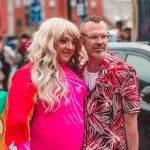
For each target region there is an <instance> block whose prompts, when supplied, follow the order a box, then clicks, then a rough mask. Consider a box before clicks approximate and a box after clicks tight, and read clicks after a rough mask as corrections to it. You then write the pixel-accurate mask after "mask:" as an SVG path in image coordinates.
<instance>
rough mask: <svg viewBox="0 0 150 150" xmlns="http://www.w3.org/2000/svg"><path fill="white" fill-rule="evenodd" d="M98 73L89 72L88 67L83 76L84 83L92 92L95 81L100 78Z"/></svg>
mask: <svg viewBox="0 0 150 150" xmlns="http://www.w3.org/2000/svg"><path fill="white" fill-rule="evenodd" d="M98 73H99V71H98V72H95V73H93V72H89V71H87V66H86V67H85V69H84V72H83V75H84V81H85V83H86V85H87V86H88V87H89V89H90V91H91V90H92V89H93V88H94V85H95V80H96V78H97V77H98Z"/></svg>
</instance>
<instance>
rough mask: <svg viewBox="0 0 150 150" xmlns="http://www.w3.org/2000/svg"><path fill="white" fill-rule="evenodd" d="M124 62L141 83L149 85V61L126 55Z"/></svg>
mask: <svg viewBox="0 0 150 150" xmlns="http://www.w3.org/2000/svg"><path fill="white" fill-rule="evenodd" d="M126 62H128V63H129V64H131V65H132V66H133V67H134V68H135V70H136V71H137V73H138V76H139V78H140V79H141V80H142V81H145V82H147V83H150V61H148V60H147V59H146V58H144V57H142V56H141V57H140V56H136V55H128V56H127V60H126Z"/></svg>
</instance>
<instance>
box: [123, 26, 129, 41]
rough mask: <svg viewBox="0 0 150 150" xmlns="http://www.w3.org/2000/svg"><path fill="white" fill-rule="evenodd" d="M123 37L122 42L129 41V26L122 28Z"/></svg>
mask: <svg viewBox="0 0 150 150" xmlns="http://www.w3.org/2000/svg"><path fill="white" fill-rule="evenodd" d="M123 37H124V39H123V41H124V42H131V28H129V27H126V28H124V30H123Z"/></svg>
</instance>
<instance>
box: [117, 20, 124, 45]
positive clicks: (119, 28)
mask: <svg viewBox="0 0 150 150" xmlns="http://www.w3.org/2000/svg"><path fill="white" fill-rule="evenodd" d="M116 28H117V39H116V40H117V42H121V41H123V40H124V34H123V21H122V20H119V21H117V22H116Z"/></svg>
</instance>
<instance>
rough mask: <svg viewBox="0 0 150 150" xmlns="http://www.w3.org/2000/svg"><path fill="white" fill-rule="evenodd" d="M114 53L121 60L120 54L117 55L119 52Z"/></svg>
mask: <svg viewBox="0 0 150 150" xmlns="http://www.w3.org/2000/svg"><path fill="white" fill-rule="evenodd" d="M113 53H114V54H115V56H116V57H118V58H121V57H120V53H117V52H113Z"/></svg>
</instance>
